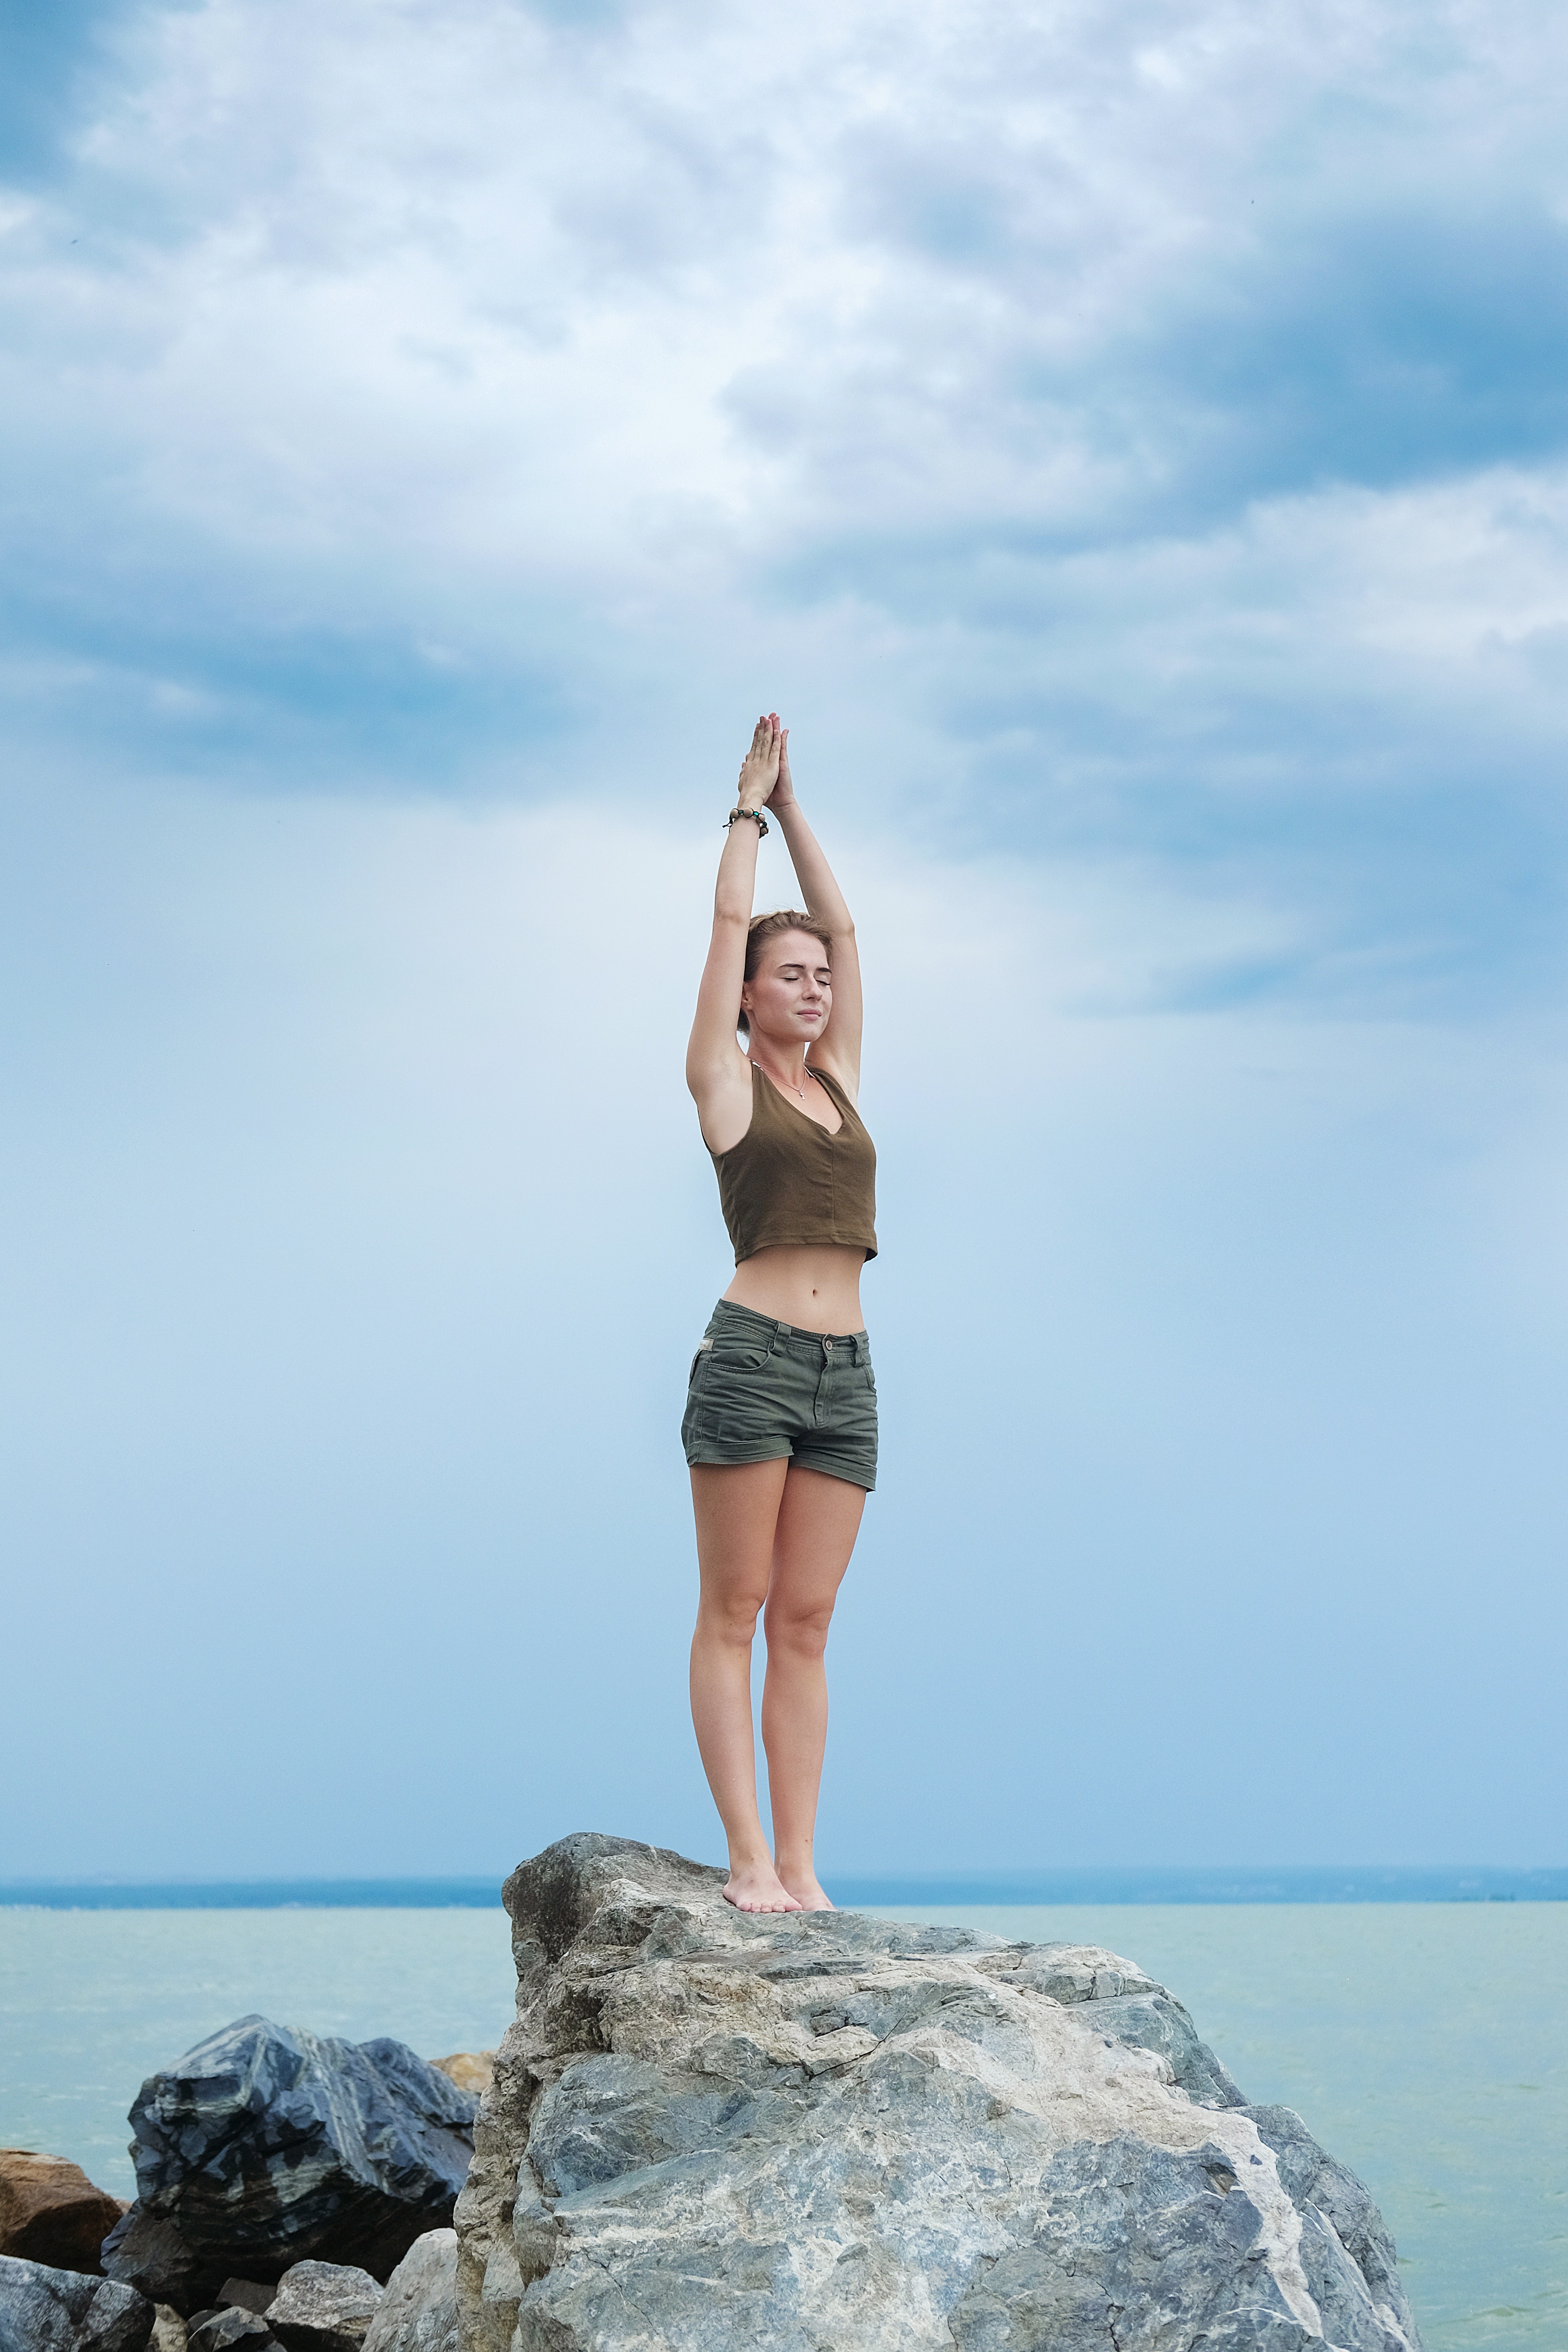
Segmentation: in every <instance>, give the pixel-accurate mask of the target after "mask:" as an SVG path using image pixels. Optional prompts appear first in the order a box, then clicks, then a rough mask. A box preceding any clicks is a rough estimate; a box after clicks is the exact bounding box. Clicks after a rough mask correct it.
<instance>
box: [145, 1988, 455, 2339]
mask: <svg viewBox="0 0 1568 2352" xmlns="http://www.w3.org/2000/svg"><path fill="white" fill-rule="evenodd" d="M476 2105H477V2102H476V2101H475V2100H474V2099H473V2098H472V2097H471V2096H470V2095H468V2093H467V2092H464V2091H460V2090H458V2087H457V2085H456V2084H454V2083H452V2082H450V2081H449V2080H448V2079H447V2076H446V2075H445V2074H441V2073H439V2072H438V2071H437V2068H436V2067H434V2066H430V2065H427V2064H426V2062H425V2060H424V2059H423V2058H417V2057H416V2056H415V2054H414V2053H413V2051H412V2050H408V2049H405V2046H404V2045H403V2043H402V2042H390V2041H376V2042H358V2043H355V2042H339V2041H333V2040H329V2039H327V2038H325V2037H323V2036H320V2035H317V2034H313V2033H307V2032H303V2031H301V2030H298V2029H292V2030H291V2029H289V2028H287V2027H283V2026H278V2025H273V2024H270V2023H269V2022H268V2020H267V2019H266V2018H264V2017H245V2018H241V2019H240V2020H239V2021H238V2022H237V2023H236V2024H234V2025H230V2026H226V2027H225V2029H224V2031H223V2032H221V2033H215V2034H214V2035H213V2036H212V2037H211V2039H210V2040H208V2041H206V2042H201V2043H199V2044H198V2045H197V2047H196V2048H195V2050H193V2051H191V2052H189V2053H188V2054H187V2055H186V2056H185V2057H184V2058H182V2059H181V2060H180V2061H179V2063H177V2064H176V2065H174V2066H172V2067H171V2068H170V2069H169V2070H168V2071H167V2073H165V2074H154V2075H153V2077H152V2078H151V2080H150V2081H148V2082H146V2083H143V2084H142V2089H141V2092H140V2095H138V2097H137V2099H136V2101H135V2104H134V2105H132V2110H131V2125H132V2131H133V2132H134V2134H135V2138H134V2140H133V2141H132V2149H131V2153H132V2158H134V2161H135V2165H136V2189H137V2198H136V2202H135V2204H134V2205H132V2208H131V2210H130V2211H129V2212H128V2213H126V2214H125V2215H124V2217H123V2219H122V2220H121V2221H120V2222H119V2223H118V2224H117V2225H116V2227H115V2228H114V2229H113V2230H111V2231H110V2234H109V2236H108V2238H107V2239H106V2240H105V2241H104V2245H103V2267H104V2269H105V2271H106V2272H107V2273H108V2274H109V2276H110V2278H115V2279H121V2280H123V2281H124V2282H125V2283H126V2284H129V2285H132V2286H135V2287H139V2288H140V2289H141V2290H142V2293H143V2294H149V2295H153V2296H154V2297H156V2298H157V2300H158V2301H160V2302H162V2303H167V2304H172V2305H174V2307H175V2309H177V2310H179V2311H182V2312H184V2313H187V2314H188V2313H191V2312H194V2311H196V2310H198V2309H202V2308H205V2307H207V2306H210V2305H214V2304H216V2302H217V2301H218V2299H219V2291H220V2287H221V2284H222V2283H223V2282H224V2281H225V2280H226V2279H227V2278H229V2277H230V2276H231V2275H233V2276H238V2277H241V2278H244V2279H247V2280H254V2281H260V2282H262V2283H263V2284H269V2285H274V2286H275V2285H276V2284H277V2283H278V2282H279V2280H280V2279H281V2277H282V2275H283V2273H284V2272H285V2271H287V2270H289V2268H291V2267H292V2266H293V2265H294V2264H295V2263H300V2262H310V2261H321V2262H331V2263H347V2264H352V2265H353V2266H354V2267H356V2268H359V2269H363V2270H366V2271H368V2272H369V2273H371V2275H372V2277H373V2278H374V2279H377V2280H383V2279H385V2278H386V2277H387V2275H388V2274H389V2273H390V2272H391V2271H392V2270H393V2269H394V2267H395V2265H396V2263H398V2262H399V2261H400V2260H401V2259H402V2257H403V2255H404V2254H405V2253H406V2252H407V2250H408V2248H409V2247H410V2246H411V2245H412V2244H413V2242H414V2241H415V2239H416V2238H417V2237H420V2236H422V2235H423V2234H424V2232H425V2231H427V2230H432V2229H439V2228H441V2227H442V2226H444V2225H445V2224H447V2223H448V2222H450V2221H451V2218H452V2202H453V2200H454V2198H455V2197H456V2195H457V2193H458V2189H460V2188H461V2186H462V2183H463V2178H464V2175H465V2173H466V2172H467V2170H468V2158H469V2155H470V2152H471V2149H472V2145H473V2140H472V2133H473V2119H474V2113H475V2108H476Z"/></svg>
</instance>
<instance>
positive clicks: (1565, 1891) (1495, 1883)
mask: <svg viewBox="0 0 1568 2352" xmlns="http://www.w3.org/2000/svg"><path fill="white" fill-rule="evenodd" d="M514 1867H515V1865H514ZM509 1875H510V1873H508V1872H500V1873H497V1874H493V1875H492V1874H489V1873H481V1872H465V1873H451V1874H443V1875H439V1876H437V1875H432V1874H401V1875H399V1874H379V1875H377V1874H354V1875H349V1874H336V1875H334V1874H313V1875H310V1876H304V1875H294V1876H287V1877H286V1876H281V1875H274V1876H267V1877H254V1878H237V1877H225V1878H205V1877H203V1878H198V1877H183V1876H161V1877H151V1876H149V1877H142V1878H131V1877H109V1876H106V1875H100V1876H92V1877H74V1878H65V1877H26V1878H21V1877H18V1878H14V1879H0V1909H4V1910H286V1909H294V1908H298V1909H301V1910H333V1909H342V1910H350V1909H352V1910H374V1909H395V1910H423V1909H430V1910H437V1909H464V1910H474V1909H489V1907H491V1906H494V1907H496V1908H497V1909H499V1908H500V1890H501V1885H502V1881H503V1879H504V1878H505V1877H507V1876H509ZM827 1875H828V1877H829V1878H830V1879H831V1880H832V1881H833V1883H834V1886H835V1889H836V1890H837V1900H838V1904H839V1907H840V1908H841V1909H854V1908H868V1907H874V1908H880V1907H884V1906H888V1905H890V1904H901V1903H914V1904H924V1905H929V1906H934V1907H936V1908H942V1909H948V1908H955V1907H960V1908H961V1907H973V1906H983V1907H986V1908H1023V1907H1027V1908H1037V1907H1042V1906H1044V1907H1051V1906H1063V1907H1069V1906H1079V1905H1084V1904H1093V1905H1100V1906H1119V1905H1142V1906H1152V1905H1155V1904H1170V1905H1173V1906H1177V1905H1183V1904H1247V1903H1255V1904H1256V1903H1272V1904H1279V1903H1335V1902H1339V1903H1376V1902H1384V1903H1486V1902H1548V1903H1550V1902H1568V1866H1563V1865H1558V1864H1528V1865H1519V1866H1510V1865H1508V1864H1498V1863H1274V1864H1267V1863H1265V1864H1255V1863H1233V1864H1171V1863H1163V1864H1066V1865H1057V1866H1047V1867H1037V1868H1026V1869H993V1870H963V1871H953V1870H948V1871H931V1872H918V1871H887V1872H866V1871H853V1870H846V1871H832V1870H830V1871H829V1872H828V1873H827Z"/></svg>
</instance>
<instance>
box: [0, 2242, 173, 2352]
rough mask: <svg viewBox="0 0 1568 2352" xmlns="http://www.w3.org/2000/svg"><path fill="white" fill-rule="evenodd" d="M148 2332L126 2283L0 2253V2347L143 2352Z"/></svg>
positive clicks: (34, 2351)
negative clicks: (120, 2283)
mask: <svg viewBox="0 0 1568 2352" xmlns="http://www.w3.org/2000/svg"><path fill="white" fill-rule="evenodd" d="M152 2333H153V2306H152V2305H151V2304H150V2303H149V2302H148V2301H147V2299H146V2297H145V2296H144V2295H140V2294H136V2293H135V2292H134V2291H133V2290H132V2288H130V2287H127V2286H117V2285H115V2284H114V2283H113V2282H112V2280H110V2279H105V2278H96V2277H93V2276H91V2275H90V2274H89V2273H86V2272H83V2271H62V2270H57V2269H55V2268H54V2267H53V2265H52V2264H50V2263H29V2262H24V2261H23V2260H22V2259H21V2257H20V2256H19V2255H15V2254H0V2352H143V2347H144V2346H145V2345H146V2343H147V2340H148V2338H149V2336H151V2335H152Z"/></svg>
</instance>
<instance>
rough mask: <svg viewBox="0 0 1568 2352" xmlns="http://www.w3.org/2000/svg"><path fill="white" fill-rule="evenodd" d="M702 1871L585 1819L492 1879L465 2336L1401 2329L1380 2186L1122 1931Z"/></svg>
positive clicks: (1081, 2336) (925, 2338) (1366, 2346)
mask: <svg viewBox="0 0 1568 2352" xmlns="http://www.w3.org/2000/svg"><path fill="white" fill-rule="evenodd" d="M721 1885H722V1874H721V1873H720V1872H718V1871H712V1870H708V1869H705V1868H703V1867H702V1866H700V1864H695V1863H690V1862H688V1861H686V1860H684V1859H683V1858H682V1857H681V1856H680V1855H679V1854H673V1853H661V1852H659V1851H658V1850H657V1849H654V1848H651V1847H648V1846H643V1845H634V1844H630V1843H626V1842H625V1841H622V1840H619V1839H612V1838H604V1837H595V1836H586V1835H583V1836H577V1837H572V1838H566V1839H563V1841H562V1842H561V1843H560V1844H558V1845H554V1846H552V1847H551V1848H549V1850H548V1851H547V1852H546V1853H542V1854H541V1855H539V1856H537V1857H536V1858H535V1859H534V1860H533V1861H532V1862H530V1863H525V1864H523V1865H522V1866H521V1868H520V1869H519V1870H517V1871H516V1872H514V1874H513V1875H512V1876H511V1878H510V1880H509V1881H508V1883H507V1886H506V1891H505V1900H506V1906H507V1909H508V1912H509V1913H510V1917H511V1922H512V1948H513V1952H514V1955H515V1958H516V1962H517V1971H518V2014H517V2022H516V2024H515V2025H514V2026H512V2027H511V2029H510V2031H509V2032H508V2033H507V2035H506V2037H505V2039H504V2040H503V2042H502V2043H501V2046H500V2051H499V2053H497V2060H496V2075H495V2084H494V2087H493V2089H492V2091H491V2092H490V2094H489V2097H488V2098H487V2099H486V2102H485V2105H484V2110H483V2113H482V2115H481V2116H480V2118H479V2126H478V2130H477V2134H476V2152H475V2157H474V2162H473V2166H472V2168H471V2169H470V2172H469V2175H468V2184H467V2186H466V2187H465V2189H464V2190H463V2193H462V2195H461V2196H460V2197H459V2199H458V2207H457V2216H456V2220H457V2231H458V2315H459V2336H460V2344H461V2347H462V2352H589V2347H593V2352H617V2347H627V2352H630V2347H634V2346H635V2347H637V2352H666V2347H668V2352H731V2347H735V2346H739V2345H752V2344H755V2345H765V2346H767V2347H769V2352H816V2347H833V2352H915V2347H922V2346H931V2347H942V2352H952V2347H954V2346H956V2347H959V2352H1044V2347H1050V2352H1110V2347H1113V2346H1120V2347H1121V2352H1187V2347H1191V2346H1193V2345H1195V2344H1202V2345H1203V2346H1204V2347H1205V2352H1305V2347H1310V2346H1313V2345H1321V2346H1331V2347H1335V2352H1419V2337H1418V2336H1417V2334H1416V2330H1415V2321H1414V2319H1413V2318H1412V2316H1411V2314H1410V2309H1409V2306H1408V2305H1407V2303H1406V2301H1405V2295H1404V2293H1403V2290H1402V2289H1401V2287H1400V2285H1399V2282H1398V2277H1397V2273H1396V2271H1395V2268H1394V2249H1393V2246H1392V2244H1391V2243H1390V2242H1389V2238H1388V2233H1387V2231H1386V2230H1385V2229H1384V2226H1383V2223H1382V2221H1381V2219H1380V2218H1379V2216H1378V2214H1377V2210H1376V2208H1375V2206H1374V2205H1373V2202H1372V2200H1371V2198H1370V2197H1369V2196H1368V2194H1367V2192H1366V2190H1365V2189H1363V2187H1362V2186H1361V2184H1360V2182H1358V2181H1357V2180H1356V2179H1354V2176H1353V2175H1352V2174H1351V2173H1349V2172H1347V2171H1346V2170H1345V2169H1344V2168H1343V2167H1342V2166H1341V2165H1338V2164H1336V2163H1335V2162H1334V2161H1333V2159H1332V2158H1330V2157H1329V2156H1327V2155H1326V2154H1325V2153H1324V2151H1323V2150H1322V2149H1321V2147H1318V2145H1317V2143H1316V2141H1315V2140H1313V2139H1312V2137H1311V2135H1310V2133H1309V2132H1308V2130H1307V2128H1306V2126H1305V2125H1304V2124H1303V2123H1302V2122H1301V2120H1300V2117H1299V2116H1295V2115H1293V2114H1291V2113H1290V2112H1289V2110H1285V2109H1278V2108H1269V2107H1258V2108H1253V2107H1249V2106H1248V2105H1247V2104H1246V2101H1245V2099H1244V2097H1243V2095H1242V2093H1241V2092H1240V2090H1239V2089H1238V2088H1237V2085H1236V2084H1235V2083H1233V2082H1232V2081H1231V2079H1230V2076H1229V2075H1228V2074H1226V2070H1225V2068H1224V2067H1223V2066H1222V2065H1221V2064H1220V2063H1219V2061H1218V2060H1217V2059H1216V2058H1215V2056H1214V2054H1213V2053H1212V2052H1211V2051H1209V2050H1207V2049H1206V2048H1205V2045H1204V2043H1203V2042H1202V2041H1201V2040H1200V2039H1199V2037H1198V2034H1197V2032H1196V2031H1195V2030H1194V2025H1193V2022H1192V2020H1191V2019H1190V2018H1189V2017H1188V2015H1187V2013H1186V2011H1185V2010H1184V2009H1183V2007H1182V2005H1181V2003H1180V2002H1179V2001H1177V2000H1175V1999H1174V1998H1173V1996H1172V1994H1171V1993H1169V1992H1168V1991H1167V1990H1165V1988H1164V1987H1163V1985H1160V1984H1157V1983H1155V1982H1154V1981H1153V1979H1152V1978H1150V1977H1148V1976H1147V1975H1145V1974H1144V1973H1143V1971H1142V1969H1139V1968H1137V1967H1136V1966H1135V1965H1134V1964H1133V1963H1132V1962H1131V1961H1129V1960H1125V1959H1121V1958H1118V1957H1117V1955H1116V1954H1114V1953H1112V1952H1107V1951H1103V1950H1100V1949H1099V1948H1092V1947H1088V1946H1082V1945H1075V1944H1045V1945H1031V1944H1009V1943H1006V1942H1005V1941H1003V1940H1002V1939H1001V1938H1000V1937H994V1936H986V1935H982V1934H978V1933H976V1932H974V1931H973V1930H970V1929H966V1928H960V1927H917V1926H900V1925H897V1924H894V1923H892V1922H889V1921H886V1920H880V1919H871V1918H868V1917H866V1916H863V1915H857V1914H854V1913H849V1912H816V1913H800V1914H794V1915H789V1916H765V1917H748V1916H744V1915H742V1914H741V1913H739V1912H737V1911H735V1910H733V1909H731V1906H729V1905H727V1904H726V1903H725V1902H724V1901H723V1900H722V1897H721V1894H720V1888H721Z"/></svg>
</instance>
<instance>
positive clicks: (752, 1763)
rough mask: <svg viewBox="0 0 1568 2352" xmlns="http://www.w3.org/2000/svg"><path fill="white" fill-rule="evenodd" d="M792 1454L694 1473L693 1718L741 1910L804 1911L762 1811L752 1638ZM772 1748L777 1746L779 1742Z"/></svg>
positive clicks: (731, 1894)
mask: <svg viewBox="0 0 1568 2352" xmlns="http://www.w3.org/2000/svg"><path fill="white" fill-rule="evenodd" d="M788 1468H789V1464H788V1463H787V1461H780V1462H748V1463H742V1464H737V1465H733V1466H730V1465H724V1466H721V1465H717V1464H702V1465H698V1466H697V1467H695V1468H694V1469H693V1470H692V1473H691V1506H692V1509H693V1510H694V1512H695V1513H696V1516H697V1564H698V1568H699V1570H700V1573H701V1579H702V1595H701V1599H700V1601H699V1603H698V1609H697V1631H696V1633H694V1634H693V1635H692V1637H691V1720H692V1722H693V1723H694V1724H695V1726H696V1727H697V1745H698V1748H699V1750H700V1754H701V1757H702V1769H703V1770H704V1771H705V1772H706V1773H707V1775H708V1786H709V1787H710V1789H711V1790H712V1791H713V1802H714V1803H715V1804H716V1805H717V1806H718V1808H719V1818H720V1820H721V1822H723V1824H724V1834H725V1836H726V1837H727V1838H728V1840H729V1842H730V1884H729V1885H728V1886H726V1888H725V1889H724V1893H725V1895H726V1897H727V1899H728V1900H729V1901H730V1902H731V1903H733V1904H734V1906H735V1907H736V1908H737V1910H741V1911H798V1910H799V1909H800V1907H801V1906H800V1904H799V1902H798V1901H797V1900H796V1898H795V1895H791V1894H790V1892H789V1891H788V1889H787V1888H786V1887H785V1886H784V1885H782V1884H781V1883H780V1880H779V1876H778V1874H777V1872H776V1871H775V1870H774V1868H773V1857H772V1855H771V1854H770V1853H769V1852H768V1842H767V1839H766V1838H765V1837H764V1836H763V1824H762V1819H761V1816H760V1815H759V1813H758V1811H757V1758H756V1749H755V1747H754V1745H753V1743H752V1635H753V1633H755V1632H756V1625H757V1612H758V1610H759V1609H760V1608H761V1607H762V1605H763V1601H765V1600H766V1598H767V1592H768V1578H769V1575H770V1573H771V1571H772V1568H773V1538H774V1530H775V1528H776V1527H777V1525H778V1518H779V1504H780V1501H781V1499H782V1497H783V1495H784V1473H785V1472H786V1470H787V1469H788ZM770 1752H771V1751H770Z"/></svg>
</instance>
